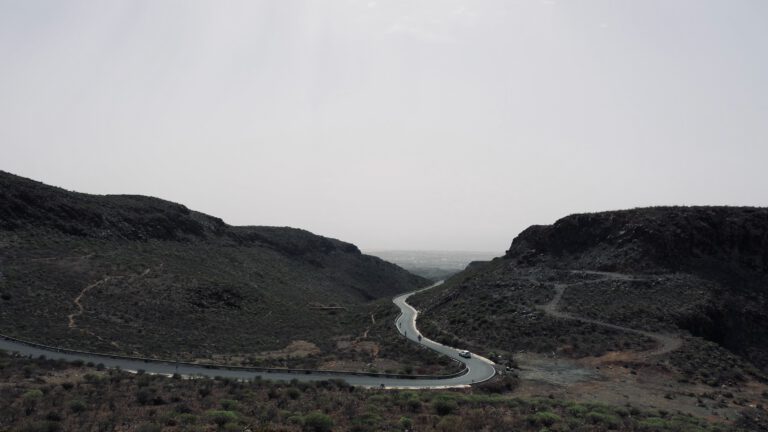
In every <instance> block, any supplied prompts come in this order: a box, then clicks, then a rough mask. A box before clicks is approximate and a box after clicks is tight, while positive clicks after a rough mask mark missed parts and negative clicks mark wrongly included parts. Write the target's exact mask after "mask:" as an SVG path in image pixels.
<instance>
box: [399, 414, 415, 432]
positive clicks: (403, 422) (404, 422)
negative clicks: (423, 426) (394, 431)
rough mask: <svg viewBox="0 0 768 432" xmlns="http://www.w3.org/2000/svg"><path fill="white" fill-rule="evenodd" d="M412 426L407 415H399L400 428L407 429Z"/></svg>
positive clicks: (411, 421)
mask: <svg viewBox="0 0 768 432" xmlns="http://www.w3.org/2000/svg"><path fill="white" fill-rule="evenodd" d="M412 427H413V420H411V419H410V418H409V417H400V428H401V429H403V430H409V429H411V428H412Z"/></svg>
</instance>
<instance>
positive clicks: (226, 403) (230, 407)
mask: <svg viewBox="0 0 768 432" xmlns="http://www.w3.org/2000/svg"><path fill="white" fill-rule="evenodd" d="M239 407H240V404H239V403H238V402H237V401H236V400H232V399H222V400H221V408H222V409H223V410H226V411H236V410H237V409H238V408H239Z"/></svg>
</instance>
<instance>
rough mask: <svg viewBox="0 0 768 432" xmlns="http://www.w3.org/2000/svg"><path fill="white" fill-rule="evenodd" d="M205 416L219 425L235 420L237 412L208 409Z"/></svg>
mask: <svg viewBox="0 0 768 432" xmlns="http://www.w3.org/2000/svg"><path fill="white" fill-rule="evenodd" d="M205 416H206V417H207V418H208V419H209V420H210V421H211V422H212V423H215V424H216V425H217V426H219V427H222V426H224V425H225V424H227V423H229V422H233V421H236V420H237V413H236V412H234V411H225V410H209V411H207V412H206V413H205Z"/></svg>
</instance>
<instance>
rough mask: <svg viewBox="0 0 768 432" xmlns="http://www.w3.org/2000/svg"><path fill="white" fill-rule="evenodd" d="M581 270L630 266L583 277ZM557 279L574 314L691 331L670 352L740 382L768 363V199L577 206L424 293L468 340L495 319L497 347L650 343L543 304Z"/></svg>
mask: <svg viewBox="0 0 768 432" xmlns="http://www.w3.org/2000/svg"><path fill="white" fill-rule="evenodd" d="M572 270H589V271H603V272H615V273H618V274H619V275H618V276H615V277H613V278H611V279H610V280H605V281H592V282H590V283H578V282H579V281H578V280H577V279H574V278H575V277H576V276H575V275H574V273H572V272H571V271H572ZM589 275H590V274H589V273H587V274H583V273H582V277H586V276H589ZM624 275H629V276H630V278H625V277H624ZM594 277H595V278H597V276H594ZM555 284H568V286H569V288H568V289H567V290H566V291H565V294H564V295H563V297H562V299H561V300H560V302H559V304H558V306H557V308H558V310H560V311H562V312H564V313H568V314H571V315H574V316H579V317H584V318H588V319H593V320H599V321H604V322H608V323H611V324H616V325H622V326H626V327H631V328H635V329H640V330H644V331H654V332H664V333H672V334H678V335H679V336H680V337H681V338H686V340H687V341H688V342H686V344H685V345H684V346H683V348H682V349H680V350H677V351H675V352H673V353H671V354H669V356H668V358H669V359H670V361H671V362H672V363H673V364H674V365H676V366H678V367H679V368H681V369H683V370H685V371H688V372H689V373H690V374H703V375H699V376H698V378H700V379H702V380H703V381H707V382H711V383H717V382H720V381H721V379H725V380H730V379H731V378H733V377H734V374H733V373H732V372H733V371H735V370H738V369H739V367H741V366H743V367H744V368H745V370H746V369H749V368H750V367H751V366H750V364H751V365H756V366H758V367H759V368H761V369H762V370H763V371H766V370H768V330H767V329H768V312H766V310H768V209H765V208H746V207H744V208H741V207H739V208H734V207H655V208H642V209H634V210H623V211H611V212H603V213H592V214H576V215H571V216H567V217H565V218H563V219H560V220H558V221H557V222H556V223H554V224H553V225H547V226H532V227H530V228H528V229H526V230H525V231H523V232H522V233H521V234H520V235H519V236H517V238H515V239H514V241H513V242H512V245H511V247H510V249H509V250H508V251H507V253H506V254H505V255H504V256H503V257H501V258H497V259H496V260H494V261H493V262H491V263H489V264H486V265H483V266H475V267H473V268H472V269H468V270H467V271H465V272H464V273H463V274H460V275H459V276H458V277H456V278H454V280H452V281H450V282H449V283H448V284H446V286H445V287H444V288H443V289H442V290H439V291H436V292H434V293H430V294H425V295H422V296H421V298H420V299H419V301H420V302H421V305H422V307H423V308H425V309H427V312H426V313H425V315H424V316H425V317H427V321H430V320H431V321H432V324H433V325H434V327H435V328H442V329H443V330H442V331H444V332H446V333H449V334H451V335H452V336H453V337H457V338H458V339H460V340H461V339H464V340H465V341H468V342H473V341H476V343H477V344H478V345H482V343H481V342H480V341H481V339H482V338H483V335H482V331H481V329H480V328H482V327H485V328H491V329H493V330H492V336H494V337H492V338H490V339H491V340H495V341H497V342H496V344H495V345H493V346H492V347H491V348H494V349H497V350H499V351H505V350H506V351H513V350H517V349H527V350H532V351H537V352H550V351H551V352H561V353H562V354H563V355H575V356H583V355H600V354H602V353H604V352H606V351H607V350H610V351H617V350H622V349H630V350H637V349H640V348H641V347H642V346H644V345H646V344H647V343H649V341H647V340H646V341H643V340H638V337H639V336H638V335H637V334H635V335H633V334H631V333H624V334H622V333H621V332H620V331H614V330H611V329H610V328H605V327H595V326H592V325H590V324H585V323H584V322H578V321H572V320H570V321H569V320H563V319H557V317H552V316H551V315H547V314H545V313H544V312H543V310H542V308H541V305H543V304H546V303H547V302H549V301H550V300H552V299H553V296H554V292H555V291H554V289H555ZM457 305H460V307H458V306H457ZM453 309H456V310H457V311H458V312H457V313H455V314H454V313H452V312H451V311H452V310H453ZM461 311H464V312H463V316H462V313H461ZM489 312H491V313H489ZM473 314H474V315H477V316H476V317H475V316H474V315H473ZM475 318H476V320H478V321H488V322H487V324H486V325H485V326H482V325H481V326H478V327H480V328H478V329H477V331H475V332H474V333H473V328H472V327H473V325H474V324H470V325H469V326H465V325H463V322H470V323H472V322H473V321H475ZM451 320H453V321H451ZM476 333H477V334H476ZM717 347H719V348H717ZM716 348H717V349H720V350H721V351H717V349H716ZM713 350H714V351H713ZM704 352H707V354H706V355H704V354H702V353H704ZM734 356H735V357H734ZM715 359H718V360H717V361H715ZM707 362H715V363H718V364H708V363H707ZM740 362H741V363H740ZM737 365H741V366H737ZM735 375H740V373H737V374H735ZM713 376H714V378H713ZM710 378H711V379H710Z"/></svg>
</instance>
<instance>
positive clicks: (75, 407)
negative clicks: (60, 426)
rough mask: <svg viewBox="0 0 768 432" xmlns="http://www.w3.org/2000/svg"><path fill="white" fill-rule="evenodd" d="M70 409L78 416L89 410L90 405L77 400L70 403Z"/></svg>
mask: <svg viewBox="0 0 768 432" xmlns="http://www.w3.org/2000/svg"><path fill="white" fill-rule="evenodd" d="M69 409H70V411H72V412H73V413H75V414H78V413H81V412H83V411H85V410H86V409H88V405H86V403H85V402H83V401H81V400H79V399H75V400H73V401H72V402H70V403H69Z"/></svg>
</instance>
